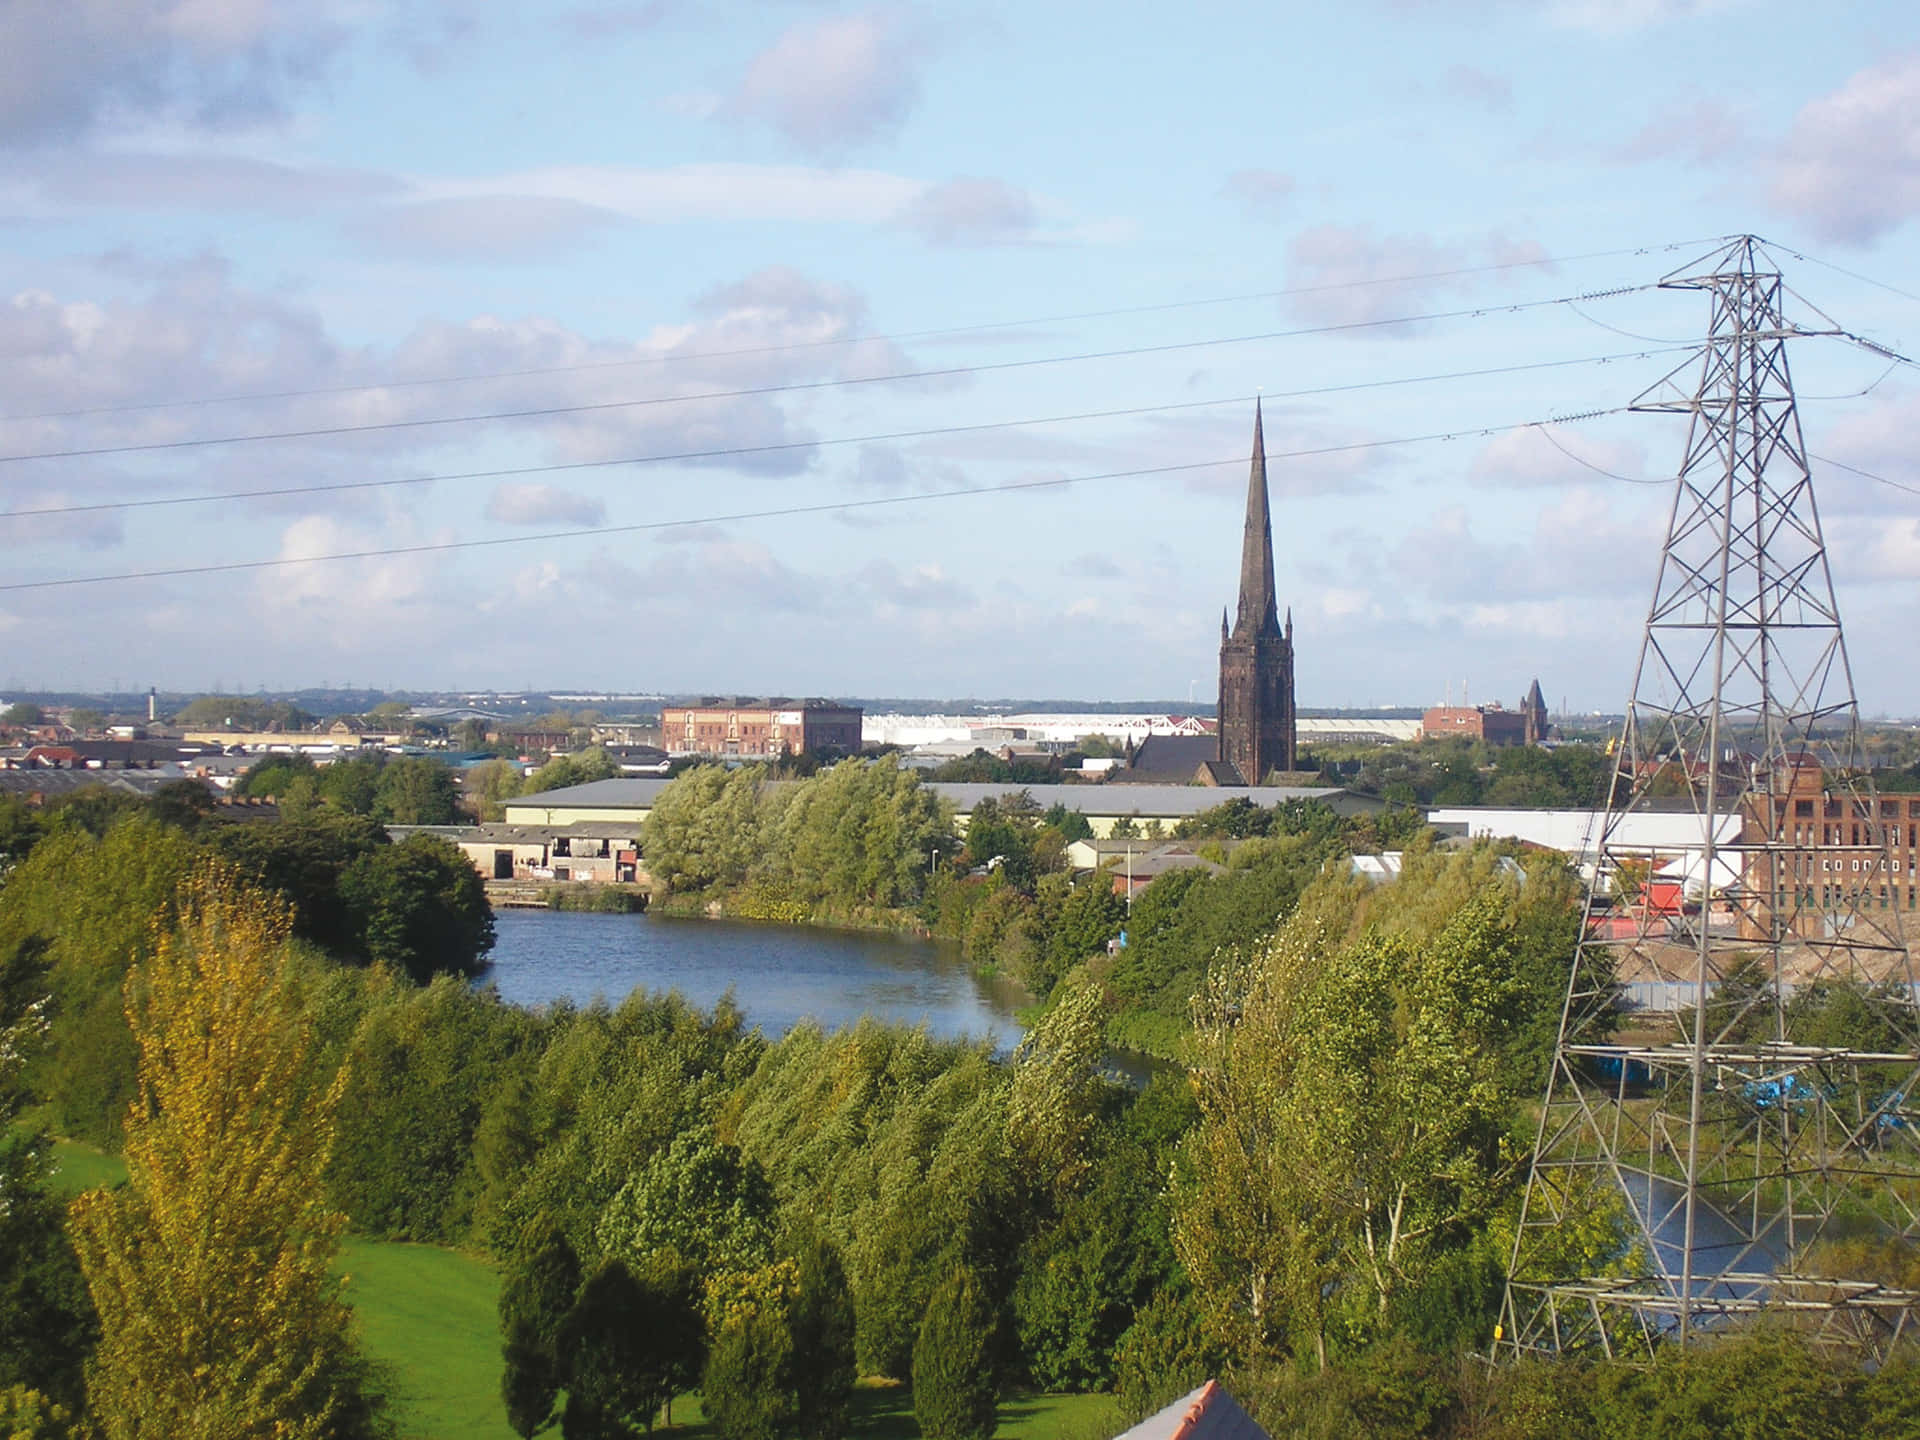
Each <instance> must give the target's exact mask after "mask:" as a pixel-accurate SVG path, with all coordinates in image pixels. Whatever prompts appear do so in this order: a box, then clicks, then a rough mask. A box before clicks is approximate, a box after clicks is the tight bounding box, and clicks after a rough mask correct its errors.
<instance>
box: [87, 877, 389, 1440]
mask: <svg viewBox="0 0 1920 1440" xmlns="http://www.w3.org/2000/svg"><path fill="white" fill-rule="evenodd" d="M179 916H180V918H179V921H178V923H177V925H176V926H174V927H173V928H172V929H170V930H169V931H167V932H166V933H165V934H162V935H160V936H158V937H157V938H156V944H155V948H154V952H153V956H152V958H151V959H150V960H149V961H148V962H147V963H146V964H145V965H144V966H143V967H140V968H139V969H136V970H135V971H134V972H133V974H132V976H131V977H130V978H129V981H128V987H127V1019H128V1023H129V1024H130V1026H131V1027H132V1030H133V1034H134V1038H135V1041H136V1042H137V1044H138V1046H139V1057H140V1058H139V1087H140V1088H139V1097H138V1099H137V1100H136V1101H135V1103H134V1106H133V1109H132V1113H131V1114H129V1116H128V1117H127V1126H126V1160H127V1184H126V1186H125V1187H124V1188H123V1189H120V1190H117V1191H103V1190H95V1191H91V1192H89V1193H87V1194H85V1195H82V1196H80V1197H79V1198H78V1199H77V1200H75V1201H74V1203H73V1209H72V1217H73V1234H74V1243H75V1246H76V1248H77V1250H78V1251H79V1255H80V1262H81V1265H82V1268H83V1269H84V1270H85V1272H86V1277H87V1285H88V1288H89V1289H90V1290H91V1291H92V1294H93V1302H94V1305H95V1307H96V1308H97V1309H98V1311H99V1315H100V1328H101V1338H100V1346H99V1349H98V1351H97V1352H96V1354H95V1357H94V1360H93V1363H92V1366H91V1368H90V1371H89V1375H88V1401H89V1410H90V1411H91V1412H92V1418H93V1420H94V1423H95V1424H96V1425H97V1426H98V1428H99V1430H100V1431H101V1432H102V1433H103V1434H104V1435H106V1436H107V1437H109V1440H120V1437H132V1436H142V1437H147V1436H160V1435H165V1436H169V1437H175V1440H189V1437H191V1440H251V1437H255V1436H259V1437H268V1436H272V1437H277V1440H280V1437H284V1440H297V1437H308V1436H312V1437H328V1440H333V1437H343V1436H352V1435H356V1434H361V1433H365V1432H366V1431H368V1430H370V1429H371V1428H373V1410H374V1406H373V1405H372V1404H371V1403H370V1402H369V1401H368V1399H367V1398H366V1396H365V1394H364V1393H363V1391H362V1388H361V1385H360V1375H361V1367H360V1365H359V1363H358V1361H357V1359H356V1357H355V1354H354V1351H353V1347H352V1344H351V1342H350V1339H349V1334H348V1326H349V1320H350V1312H349V1311H348V1309H347V1307H346V1305H345V1304H344V1302H343V1301H342V1300H341V1298H340V1295H339V1288H338V1282H337V1281H335V1280H334V1279H333V1278H332V1277H331V1275H330V1273H329V1262H330V1261H331V1259H332V1257H333V1255H334V1252H335V1249H336V1247H337V1244H338V1235H339V1226H340V1218H339V1217H338V1216H337V1215H335V1214H333V1213H331V1212H330V1211H329V1210H328V1209H327V1207H326V1205H325V1202H324V1200H323V1199H322V1193H323V1192H322V1185H321V1172H322V1169H323V1167H324V1166H325V1164H326V1159H327V1152H328V1149H329V1147H330V1145H331V1143H332V1138H333V1116H334V1110H335V1108H336V1106H337V1104H338V1100H339V1095H340V1084H339V1082H338V1080H337V1079H336V1080H335V1081H334V1083H333V1084H331V1085H328V1084H326V1083H325V1082H324V1080H323V1079H317V1078H316V1077H315V1075H314V1073H313V1068H312V1053H313V1038H312V1035H311V1033H310V1030H309V1027H308V1024H307V1022H306V1020H305V1018H304V1016H303V1014H302V1011H301V1007H300V1004H299V998H298V995H297V993H296V988H295V985H294V980H293V977H292V975H291V974H290V971H289V966H288V959H287V956H288V950H287V938H288V935H289V933H290V931H291V927H292V914H291V911H290V910H289V909H288V907H287V906H286V905H285V904H284V903H283V902H281V901H280V900H278V899H276V898H272V897H269V896H265V895H262V894H260V893H258V892H256V891H253V890H250V889H248V888H247V887H246V886H245V885H244V884H243V883H242V882H241V881H240V880H239V879H238V878H237V877H236V876H235V875H234V874H233V873H232V872H230V871H227V870H224V869H221V868H218V867H214V866H207V867H204V868H202V869H200V870H198V871H196V872H195V873H194V874H193V875H192V876H191V877H190V878H189V879H188V880H187V882H186V883H185V884H184V885H183V887H182V894H181V897H180V906H179Z"/></svg>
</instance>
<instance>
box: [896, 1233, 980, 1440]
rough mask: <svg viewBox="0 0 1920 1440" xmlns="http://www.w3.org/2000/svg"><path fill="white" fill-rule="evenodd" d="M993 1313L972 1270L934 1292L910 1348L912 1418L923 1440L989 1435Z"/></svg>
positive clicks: (973, 1438) (956, 1273)
mask: <svg viewBox="0 0 1920 1440" xmlns="http://www.w3.org/2000/svg"><path fill="white" fill-rule="evenodd" d="M993 1330H994V1325H993V1314H992V1311H991V1310H990V1309H989V1308H988V1306H987V1303H986V1297H985V1296H983V1295H982V1294H981V1293H980V1286H979V1284H978V1282H977V1281H975V1279H974V1277H973V1274H972V1272H971V1271H969V1270H966V1269H964V1268H961V1269H956V1270H954V1272H953V1273H952V1274H951V1275H949V1276H948V1277H947V1279H946V1282H945V1283H944V1284H942V1285H941V1286H940V1288H939V1289H938V1290H936V1291H934V1292H933V1299H932V1300H930V1301H929V1302H928V1303H927V1313H926V1317H925V1319H923V1320H922V1321H921V1322H920V1338H919V1339H918V1340H917V1341H916V1342H915V1343H914V1347H913V1417H914V1419H916V1420H918V1421H919V1422H920V1433H921V1434H922V1435H925V1436H926V1437H927V1440H988V1437H989V1436H991V1435H992V1434H993V1428H994V1421H995V1418H996V1414H997V1411H998V1407H999V1400H1000V1395H999V1387H998V1386H997V1385H996V1384H995V1382H994V1374H993Z"/></svg>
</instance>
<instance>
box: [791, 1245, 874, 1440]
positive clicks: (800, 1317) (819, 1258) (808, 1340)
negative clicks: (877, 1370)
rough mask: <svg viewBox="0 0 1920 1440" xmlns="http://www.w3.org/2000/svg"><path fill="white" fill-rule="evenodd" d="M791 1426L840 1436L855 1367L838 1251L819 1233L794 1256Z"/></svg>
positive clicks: (819, 1438)
mask: <svg viewBox="0 0 1920 1440" xmlns="http://www.w3.org/2000/svg"><path fill="white" fill-rule="evenodd" d="M794 1264H795V1266H796V1268H797V1271H798V1274H797V1277H796V1280H797V1284H796V1293H795V1295H794V1300H793V1309H792V1314H791V1316H790V1322H791V1326H792V1330H793V1373H794V1390H795V1394H794V1417H793V1418H794V1430H795V1431H796V1432H797V1433H798V1434H799V1435H800V1437H801V1440H839V1437H840V1436H842V1435H844V1434H845V1433H846V1431H847V1402H848V1400H849V1399H850V1398H851V1397H852V1395H853V1385H854V1381H855V1380H856V1379H857V1378H858V1372H857V1370H856V1368H855V1366H854V1359H853V1334H854V1315H853V1291H852V1289H851V1287H849V1286H848V1284H847V1272H846V1269H845V1267H844V1266H842V1265H841V1263H840V1252H839V1251H838V1250H836V1249H835V1248H834V1246H833V1242H832V1241H830V1240H828V1239H827V1238H826V1236H824V1235H822V1234H819V1233H818V1232H815V1233H812V1234H809V1235H807V1236H805V1237H804V1238H803V1239H802V1240H801V1242H800V1244H799V1245H798V1247H797V1248H796V1252H795V1256H794Z"/></svg>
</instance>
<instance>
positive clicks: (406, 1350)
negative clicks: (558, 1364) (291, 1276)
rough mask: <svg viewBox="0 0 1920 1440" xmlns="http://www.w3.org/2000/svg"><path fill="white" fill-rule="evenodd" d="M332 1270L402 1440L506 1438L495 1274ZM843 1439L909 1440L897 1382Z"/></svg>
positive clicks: (1093, 1435)
mask: <svg viewBox="0 0 1920 1440" xmlns="http://www.w3.org/2000/svg"><path fill="white" fill-rule="evenodd" d="M54 1157H55V1162H56V1166H57V1169H56V1172H55V1175H54V1185H55V1187H56V1188H57V1189H58V1190H59V1191H60V1192H61V1193H62V1194H67V1195H77V1194H78V1193H79V1192H80V1191H82V1190H90V1189H93V1188H95V1187H97V1186H101V1185H116V1184H118V1183H119V1182H120V1181H122V1180H124V1179H125V1178H126V1174H127V1167H126V1165H125V1164H124V1163H123V1162H122V1161H121V1160H120V1158H119V1157H118V1156H117V1155H103V1154H101V1153H100V1152H99V1151H98V1150H95V1149H93V1148H92V1147H91V1146H87V1145H81V1144H78V1143H76V1142H74V1141H71V1140H58V1141H55V1142H54ZM339 1269H340V1273H341V1274H343V1275H344V1276H345V1277H346V1297H347V1299H348V1300H349V1301H350V1302H351V1303H352V1305H353V1309H354V1314H355V1315H356V1316H357V1317H358V1320H359V1323H360V1332H361V1336H362V1338H363V1340H364V1342H365V1344H366V1349H367V1353H368V1355H369V1356H371V1357H372V1358H373V1359H374V1360H375V1361H377V1362H378V1363H380V1364H381V1365H383V1366H384V1367H386V1372H387V1377H388V1384H389V1387H390V1393H391V1394H392V1396H393V1399H394V1402H395V1406H396V1409H397V1410H398V1412H399V1420H400V1427H401V1433H402V1434H404V1435H406V1436H407V1437H409V1440H515V1436H514V1432H513V1430H512V1429H511V1428H510V1427H509V1426H508V1425H507V1414H506V1409H505V1407H504V1406H502V1404H501V1403H500V1329H499V1319H498V1310H497V1306H498V1304H499V1295H500V1280H499V1276H498V1275H497V1274H496V1273H495V1272H494V1270H493V1267H492V1266H490V1265H488V1264H486V1263H485V1262H483V1261H480V1260H476V1259H474V1258H472V1257H471V1256H467V1255H462V1254H460V1253H458V1252H457V1251H453V1250H442V1249H439V1248H438V1247H436V1246H432V1245H400V1244H391V1243H387V1242H384V1241H379V1240H348V1241H347V1242H346V1245H345V1246H344V1247H343V1248H342V1251H341V1256H340V1264H339ZM673 1418H674V1421H675V1424H674V1426H673V1428H672V1430H671V1431H668V1432H667V1433H668V1434H670V1435H673V1436H674V1437H676V1440H706V1437H708V1436H710V1435H711V1433H712V1432H711V1431H709V1430H708V1428H707V1427H706V1425H705V1424H703V1423H702V1419H701V1414H700V1404H699V1401H698V1400H697V1399H696V1398H694V1397H691V1396H690V1397H688V1398H687V1399H685V1400H682V1401H679V1402H677V1403H676V1404H675V1405H674V1409H673ZM852 1422H853V1423H852V1425H851V1427H850V1430H849V1440H918V1437H919V1434H920V1427H919V1426H918V1425H916V1424H915V1423H914V1420H913V1397H912V1395H911V1394H910V1393H909V1391H908V1390H907V1389H906V1387H905V1386H902V1385H888V1384H863V1385H862V1386H861V1387H860V1389H859V1391H858V1392H856V1394H855V1396H854V1403H853V1415H852ZM1124 1428H1125V1426H1124V1425H1123V1424H1122V1423H1121V1421H1120V1419H1119V1417H1118V1414H1117V1412H1116V1411H1115V1410H1114V1408H1113V1402H1112V1400H1111V1399H1109V1398H1108V1397H1106V1396H1104V1395H1043V1396H1024V1397H1012V1398H1009V1399H1007V1400H1005V1401H1004V1402H1002V1404H1001V1406H1000V1429H999V1434H1000V1435H1001V1436H1003V1437H1006V1440H1101V1437H1107V1436H1112V1435H1117V1434H1119V1433H1120V1431H1121V1430H1122V1429H1124Z"/></svg>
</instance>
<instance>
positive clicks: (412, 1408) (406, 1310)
mask: <svg viewBox="0 0 1920 1440" xmlns="http://www.w3.org/2000/svg"><path fill="white" fill-rule="evenodd" d="M339 1268H340V1272H341V1273H342V1274H343V1275H345V1276H346V1277H347V1284H346V1297H347V1299H348V1301H349V1302H351V1303H352V1305H353V1309H354V1314H355V1316H356V1317H357V1318H358V1320H359V1322H360V1333H361V1337H362V1340H363V1341H364V1343H365V1345H366V1351H367V1354H368V1356H369V1357H370V1358H372V1359H373V1360H374V1361H375V1362H377V1363H378V1364H380V1365H382V1366H384V1367H385V1368H386V1372H387V1380H388V1385H389V1390H390V1394H391V1395H392V1397H393V1400H394V1404H395V1408H396V1410H397V1412H398V1418H399V1421H400V1428H401V1433H402V1434H405V1435H409V1436H419V1437H422V1440H427V1437H433V1440H468V1437H472V1440H514V1432H513V1430H512V1429H511V1428H510V1427H509V1426H508V1424H507V1412H506V1409H505V1407H504V1406H503V1405H502V1404H501V1402H500V1322H499V1318H498V1314H499V1312H498V1306H499V1296H500V1277H499V1276H498V1274H496V1273H495V1271H494V1269H493V1267H492V1266H490V1265H487V1264H485V1263H484V1262H482V1261H479V1260H475V1259H473V1258H472V1257H470V1256H466V1255H461V1254H459V1253H457V1252H456V1251H452V1250H442V1249H439V1248H438V1247H436V1246H432V1245H400V1244H392V1243H388V1242H384V1241H379V1240H349V1241H348V1242H347V1243H346V1245H345V1246H344V1247H342V1250H341V1254H340V1264H339Z"/></svg>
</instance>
